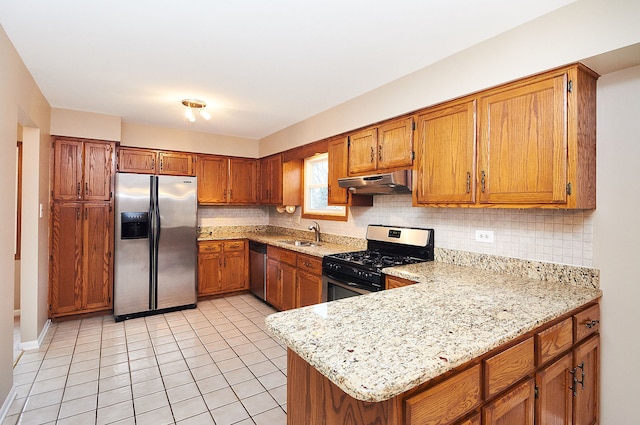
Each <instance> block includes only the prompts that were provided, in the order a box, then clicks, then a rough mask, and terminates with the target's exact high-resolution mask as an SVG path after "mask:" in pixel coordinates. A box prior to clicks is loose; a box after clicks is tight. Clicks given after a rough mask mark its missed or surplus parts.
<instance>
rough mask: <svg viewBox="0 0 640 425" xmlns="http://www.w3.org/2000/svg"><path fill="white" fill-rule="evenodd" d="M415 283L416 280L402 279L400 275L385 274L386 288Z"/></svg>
mask: <svg viewBox="0 0 640 425" xmlns="http://www.w3.org/2000/svg"><path fill="white" fill-rule="evenodd" d="M415 283H416V282H414V281H412V280H409V279H403V278H401V277H396V276H386V277H385V286H386V289H394V288H401V287H403V286H408V285H413V284H415Z"/></svg>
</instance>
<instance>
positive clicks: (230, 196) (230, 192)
mask: <svg viewBox="0 0 640 425" xmlns="http://www.w3.org/2000/svg"><path fill="white" fill-rule="evenodd" d="M229 199H233V189H229Z"/></svg>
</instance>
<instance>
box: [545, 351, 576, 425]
mask: <svg viewBox="0 0 640 425" xmlns="http://www.w3.org/2000/svg"><path fill="white" fill-rule="evenodd" d="M572 368H573V356H572V353H570V352H569V353H567V354H566V355H564V356H563V357H562V358H560V359H559V360H557V361H556V362H554V363H552V364H551V365H550V366H548V367H546V368H544V369H543V370H541V371H540V372H538V373H536V387H537V388H538V398H537V400H536V423H537V424H538V425H571V424H572V421H573V395H572V393H571V390H570V387H571V383H572V378H573V375H572V374H571V371H572Z"/></svg>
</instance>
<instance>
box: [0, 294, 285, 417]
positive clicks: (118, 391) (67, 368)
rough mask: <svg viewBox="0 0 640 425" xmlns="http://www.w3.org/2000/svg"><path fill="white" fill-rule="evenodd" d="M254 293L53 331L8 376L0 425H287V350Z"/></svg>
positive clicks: (63, 326)
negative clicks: (270, 330) (10, 382)
mask: <svg viewBox="0 0 640 425" xmlns="http://www.w3.org/2000/svg"><path fill="white" fill-rule="evenodd" d="M274 311H275V310H273V309H272V308H271V307H269V306H268V305H266V304H264V303H263V302H262V301H260V300H258V299H257V298H255V297H254V296H253V295H251V294H242V295H236V296H231V297H227V298H219V299H214V300H207V301H201V302H199V303H198V308H197V309H192V310H183V311H178V312H172V313H167V314H163V315H155V316H148V317H146V318H138V319H131V320H127V321H124V322H119V323H115V322H114V320H113V316H104V317H97V318H89V319H82V320H73V321H65V322H58V323H54V324H52V326H51V328H50V329H49V331H48V333H47V335H46V338H45V342H44V343H43V344H42V346H41V347H40V349H38V350H27V351H25V352H24V354H23V355H22V357H21V358H20V360H19V361H18V364H17V365H16V367H15V368H14V385H15V386H16V390H17V396H16V399H15V400H14V402H13V403H12V405H11V407H10V409H9V412H8V415H7V417H6V418H5V420H4V421H3V422H2V425H14V424H27V425H31V424H47V425H49V424H57V425H71V424H78V425H86V424H98V425H102V424H137V425H146V424H149V425H162V424H180V425H183V424H184V425H187V424H197V425H201V424H202V425H206V424H216V425H230V424H239V425H248V424H256V425H262V424H264V425H284V424H286V407H287V406H286V402H287V397H286V393H287V391H286V373H287V371H286V368H287V357H286V354H287V353H286V348H285V347H284V346H283V345H281V344H280V343H279V342H278V340H276V339H274V338H271V336H269V335H268V334H267V333H266V332H265V330H264V329H265V328H264V318H265V316H266V315H268V314H271V313H273V312H274Z"/></svg>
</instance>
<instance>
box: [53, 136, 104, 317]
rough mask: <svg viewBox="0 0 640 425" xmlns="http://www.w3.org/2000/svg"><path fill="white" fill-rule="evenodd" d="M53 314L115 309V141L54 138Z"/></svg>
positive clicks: (56, 315) (55, 315)
mask: <svg viewBox="0 0 640 425" xmlns="http://www.w3.org/2000/svg"><path fill="white" fill-rule="evenodd" d="M51 158H52V166H51V226H50V228H51V234H50V237H51V240H50V244H49V249H50V257H49V259H50V268H49V316H50V317H58V316H65V315H70V314H78V313H88V312H94V311H101V310H109V309H111V308H112V305H113V304H112V292H113V223H114V219H113V199H114V198H113V190H114V186H113V185H114V181H113V176H114V173H115V142H107V141H100V140H87V139H76V138H68V137H53V140H52V155H51Z"/></svg>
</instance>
